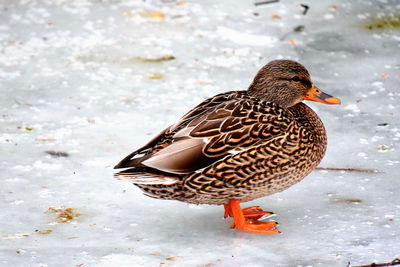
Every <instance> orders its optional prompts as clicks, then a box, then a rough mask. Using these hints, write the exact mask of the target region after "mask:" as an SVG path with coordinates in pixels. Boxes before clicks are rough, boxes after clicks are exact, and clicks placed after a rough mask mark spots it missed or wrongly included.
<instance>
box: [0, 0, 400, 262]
mask: <svg viewBox="0 0 400 267" xmlns="http://www.w3.org/2000/svg"><path fill="white" fill-rule="evenodd" d="M300 4H303V2H299V1H281V2H279V3H275V4H269V5H261V6H255V5H254V2H252V1H236V2H235V3H234V4H233V3H232V2H231V1H227V0H222V1H209V0H207V1H201V2H198V1H184V2H183V3H179V4H178V2H175V1H139V0H137V1H128V0H126V1H123V0H106V1H88V0H87V1H66V0H57V1H49V0H43V1H25V0H19V1H13V0H3V1H2V2H1V3H0V10H1V16H0V51H1V52H0V91H1V95H2V97H1V98H0V151H1V153H0V173H1V176H0V177H1V178H2V179H1V181H2V183H1V187H0V210H1V214H0V265H2V266H346V265H347V264H348V263H349V262H350V264H351V265H352V266H355V265H363V264H371V263H372V262H373V261H375V262H389V261H391V260H392V259H393V258H396V257H399V251H400V230H399V229H400V200H399V197H398V190H399V187H400V177H399V170H400V160H399V158H400V152H399V149H400V147H399V146H400V141H399V140H400V115H399V112H398V111H399V101H400V87H399V85H400V71H399V69H400V60H399V59H400V54H399V51H400V50H399V49H400V31H399V30H400V29H399V28H387V29H372V30H371V29H368V28H367V25H370V24H371V23H372V22H373V20H374V19H377V18H382V17H385V16H387V17H390V16H396V14H397V16H398V14H399V13H400V12H399V11H400V5H399V3H398V1H397V0H386V1H373V0H355V1H345V0H336V1H331V0H329V1H317V0H310V1H307V5H308V6H309V7H310V9H309V10H308V12H307V13H306V14H305V15H303V11H304V8H302V7H301V6H300ZM299 26H302V27H299ZM294 29H296V30H294ZM160 58H161V59H162V60H159V59H160ZM277 58H287V59H294V60H297V61H299V62H301V63H302V64H304V65H305V66H306V67H307V68H308V70H309V71H310V73H311V76H312V78H313V80H314V83H315V84H316V85H317V86H318V87H319V88H320V89H322V90H324V91H325V92H326V93H329V94H331V95H334V96H336V97H338V98H340V99H341V100H342V105H340V106H328V105H322V104H320V103H307V104H308V105H310V106H311V107H312V108H313V109H315V110H316V111H317V113H318V114H319V115H320V117H321V119H322V120H323V122H324V124H325V126H326V129H327V132H328V142H329V144H328V150H327V154H326V156H325V158H324V160H323V161H322V163H321V164H320V166H321V167H334V168H361V169H376V170H378V171H379V172H378V173H366V172H349V171H330V170H328V171H326V170H316V171H314V172H313V173H312V174H310V175H309V176H308V177H307V178H306V179H305V180H304V181H302V182H301V183H299V184H296V185H295V186H293V187H291V188H290V189H288V190H286V191H284V192H282V193H279V194H275V195H273V196H269V197H265V198H261V199H257V200H254V201H252V202H249V203H245V204H244V205H243V206H244V207H245V206H249V205H260V206H261V207H263V208H264V209H266V210H271V211H273V212H274V213H275V214H276V216H275V217H273V219H274V220H277V221H278V222H279V225H278V228H279V230H280V231H281V232H282V234H279V235H255V234H249V233H244V232H238V231H235V230H231V229H229V226H230V224H231V222H232V221H231V220H230V219H228V220H224V219H223V208H222V207H220V206H206V205H203V206H193V205H188V204H185V203H181V202H177V201H161V200H155V199H151V198H148V197H145V196H143V195H142V193H141V192H140V190H139V189H137V188H136V187H135V186H133V185H131V184H129V183H128V182H123V181H119V180H116V179H114V178H113V177H112V174H113V170H112V167H113V166H114V165H115V164H116V163H117V162H118V161H119V160H120V159H122V157H124V156H126V155H127V154H128V153H130V152H131V151H133V150H134V149H135V148H138V147H139V146H141V145H143V144H144V143H145V142H147V141H148V140H149V139H150V138H151V137H152V136H153V135H155V134H157V133H158V132H159V131H160V130H162V129H163V128H165V127H166V126H168V125H171V124H173V123H174V122H176V121H177V120H178V119H179V117H180V116H182V115H183V114H184V113H185V112H186V111H188V110H189V109H190V108H191V107H193V106H195V105H196V104H198V103H199V102H200V101H202V100H203V99H205V98H207V97H211V96H213V95H215V94H217V93H220V92H223V91H228V90H235V89H246V88H247V86H248V85H249V84H250V82H251V80H252V78H253V76H254V75H255V74H256V72H257V71H258V69H259V68H260V67H261V66H263V65H264V64H266V63H267V62H268V61H270V60H273V59H277ZM149 77H153V79H150V78H149ZM154 77H155V78H154ZM46 151H47V152H46ZM56 152H65V153H67V154H66V155H67V156H66V155H65V154H64V156H63V155H62V154H54V153H56ZM51 153H53V154H51ZM52 207H59V208H61V209H64V215H65V216H67V215H68V214H69V213H68V211H74V213H73V214H72V215H71V216H72V219H71V220H67V221H66V222H60V221H58V219H57V216H62V214H61V213H56V212H55V211H56V209H55V208H52ZM68 209H69V210H68ZM50 230H51V231H50Z"/></svg>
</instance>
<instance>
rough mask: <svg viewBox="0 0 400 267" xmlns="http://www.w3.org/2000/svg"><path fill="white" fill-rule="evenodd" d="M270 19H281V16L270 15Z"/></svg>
mask: <svg viewBox="0 0 400 267" xmlns="http://www.w3.org/2000/svg"><path fill="white" fill-rule="evenodd" d="M271 18H273V19H281V16H279V15H277V14H275V13H271Z"/></svg>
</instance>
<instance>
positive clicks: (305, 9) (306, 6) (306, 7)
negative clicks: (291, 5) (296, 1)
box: [300, 4, 310, 15]
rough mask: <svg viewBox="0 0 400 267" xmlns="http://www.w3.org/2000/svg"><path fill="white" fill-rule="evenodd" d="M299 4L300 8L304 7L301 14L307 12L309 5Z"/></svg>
mask: <svg viewBox="0 0 400 267" xmlns="http://www.w3.org/2000/svg"><path fill="white" fill-rule="evenodd" d="M300 6H301V7H302V8H304V10H303V15H306V14H307V12H308V10H309V9H310V7H309V6H308V5H305V4H300Z"/></svg>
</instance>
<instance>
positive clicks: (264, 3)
mask: <svg viewBox="0 0 400 267" xmlns="http://www.w3.org/2000/svg"><path fill="white" fill-rule="evenodd" d="M278 2H279V0H267V1H261V2H255V3H254V5H255V6H261V5H267V4H273V3H278Z"/></svg>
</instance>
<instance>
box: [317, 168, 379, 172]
mask: <svg viewBox="0 0 400 267" xmlns="http://www.w3.org/2000/svg"><path fill="white" fill-rule="evenodd" d="M316 169H317V170H325V171H346V172H368V173H382V172H381V171H378V170H373V169H357V168H327V167H317V168H316Z"/></svg>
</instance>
